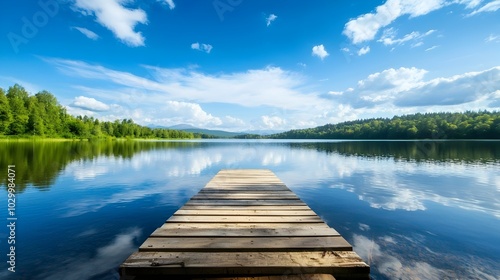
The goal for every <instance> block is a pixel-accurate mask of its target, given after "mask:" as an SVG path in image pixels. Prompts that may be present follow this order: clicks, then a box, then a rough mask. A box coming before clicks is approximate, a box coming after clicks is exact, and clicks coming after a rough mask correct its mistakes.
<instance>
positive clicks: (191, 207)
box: [181, 205, 311, 211]
mask: <svg viewBox="0 0 500 280" xmlns="http://www.w3.org/2000/svg"><path fill="white" fill-rule="evenodd" d="M232 209H234V210H249V211H254V210H266V211H287V210H295V211H301V210H311V208H309V206H307V205H294V206H292V205H246V206H245V205H244V206H238V205H184V206H182V208H181V210H221V211H226V210H232Z"/></svg>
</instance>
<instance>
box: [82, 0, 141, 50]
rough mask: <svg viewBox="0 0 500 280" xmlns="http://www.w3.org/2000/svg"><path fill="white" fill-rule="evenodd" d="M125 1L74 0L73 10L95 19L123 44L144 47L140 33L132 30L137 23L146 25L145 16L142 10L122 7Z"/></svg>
mask: <svg viewBox="0 0 500 280" xmlns="http://www.w3.org/2000/svg"><path fill="white" fill-rule="evenodd" d="M128 2H129V1H126V0H108V1H101V0H75V4H74V5H75V8H76V9H77V10H78V11H80V12H81V13H82V14H84V15H87V16H91V15H94V16H95V17H96V21H97V22H98V23H99V24H101V25H102V26H104V27H106V28H107V29H109V30H111V32H113V34H115V36H116V37H117V38H118V39H120V40H121V41H123V42H124V43H125V44H127V45H129V46H132V47H137V46H144V40H145V39H144V37H143V36H142V34H141V32H136V31H135V30H134V28H135V26H136V25H137V24H138V23H142V24H146V23H147V16H146V13H145V12H144V10H142V9H129V8H126V7H125V6H124V4H127V3H128Z"/></svg>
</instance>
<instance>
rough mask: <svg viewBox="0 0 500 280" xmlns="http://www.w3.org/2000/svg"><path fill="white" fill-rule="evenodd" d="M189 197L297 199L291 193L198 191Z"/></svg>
mask: <svg viewBox="0 0 500 280" xmlns="http://www.w3.org/2000/svg"><path fill="white" fill-rule="evenodd" d="M191 199H192V200H193V199H215V200H217V199H234V200H238V199H246V200H248V199H260V200H299V197H298V196H296V195H295V194H293V193H287V194H266V193H263V194H230V193H224V194H222V193H221V194H206V193H202V194H200V193H198V194H196V195H194V196H193V197H191Z"/></svg>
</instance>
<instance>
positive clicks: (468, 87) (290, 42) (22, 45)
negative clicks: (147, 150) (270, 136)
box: [0, 0, 500, 131]
mask: <svg viewBox="0 0 500 280" xmlns="http://www.w3.org/2000/svg"><path fill="white" fill-rule="evenodd" d="M0 5H2V8H1V10H0V34H3V36H2V37H1V38H2V39H1V40H0V50H1V52H0V87H2V88H4V89H7V88H8V87H9V86H12V85H13V84H14V83H19V84H21V85H23V86H24V87H25V88H26V89H27V90H28V91H30V92H31V93H32V94H35V93H36V92H38V91H40V90H44V89H45V90H48V91H50V92H52V93H53V94H54V95H55V96H56V97H57V99H58V100H59V101H60V103H61V104H62V105H64V106H65V107H66V108H67V110H68V112H69V113H71V114H74V115H88V116H94V117H97V118H99V119H103V120H115V119H123V118H132V119H133V120H134V121H135V122H137V123H139V124H143V125H161V126H170V125H175V124H191V125H194V126H197V127H204V128H212V129H224V130H232V131H245V130H288V129H292V128H305V127H315V126H318V125H323V124H326V123H338V122H341V121H346V120H354V119H363V118H371V117H392V116H394V115H403V114H410V113H417V112H422V113H424V112H437V111H450V112H456V111H465V110H485V109H487V110H500V52H499V51H498V50H499V49H500V20H499V18H500V0H490V1H487V0H422V1H410V0H387V1H385V0H384V1H365V0H363V1H347V0H339V1H327V0H317V1H309V2H307V4H305V2H304V1H293V0H291V1H278V0H275V1H273V0H207V1H199V0H198V1H196V0H141V1H139V0H39V1H33V0H17V1H2V4H0Z"/></svg>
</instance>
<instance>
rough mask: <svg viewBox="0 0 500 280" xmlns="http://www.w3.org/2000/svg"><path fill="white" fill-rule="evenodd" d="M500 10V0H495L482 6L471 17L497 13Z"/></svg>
mask: <svg viewBox="0 0 500 280" xmlns="http://www.w3.org/2000/svg"><path fill="white" fill-rule="evenodd" d="M499 9H500V0H494V1H491V2H489V3H488V4H486V5H484V6H482V7H481V8H479V9H477V10H475V11H473V12H472V13H471V14H470V15H475V14H479V13H484V12H496V11H498V10H499Z"/></svg>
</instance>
